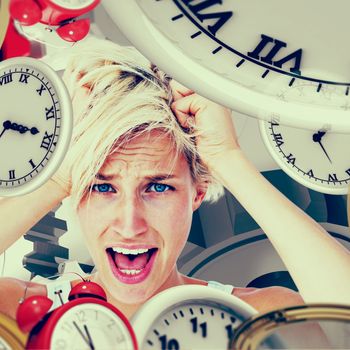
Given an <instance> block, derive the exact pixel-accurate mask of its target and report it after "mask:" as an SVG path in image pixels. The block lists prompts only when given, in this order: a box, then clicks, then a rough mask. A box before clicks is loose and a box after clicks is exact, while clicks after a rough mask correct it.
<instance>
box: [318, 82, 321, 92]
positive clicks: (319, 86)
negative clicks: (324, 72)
mask: <svg viewBox="0 0 350 350" xmlns="http://www.w3.org/2000/svg"><path fill="white" fill-rule="evenodd" d="M321 89H322V84H321V83H319V84H318V86H317V92H320V91H321Z"/></svg>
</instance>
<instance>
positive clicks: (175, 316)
mask: <svg viewBox="0 0 350 350" xmlns="http://www.w3.org/2000/svg"><path fill="white" fill-rule="evenodd" d="M173 316H174V318H175V319H176V320H177V315H176V313H175V312H174V313H173Z"/></svg>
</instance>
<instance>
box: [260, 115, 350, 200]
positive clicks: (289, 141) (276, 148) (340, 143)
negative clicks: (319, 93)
mask: <svg viewBox="0 0 350 350" xmlns="http://www.w3.org/2000/svg"><path fill="white" fill-rule="evenodd" d="M260 130H261V133H262V136H263V139H264V142H265V144H266V146H267V148H268V150H269V151H270V153H271V155H272V156H273V158H274V159H275V161H276V162H277V163H278V164H279V165H280V167H281V168H282V170H284V171H285V172H286V173H287V174H288V175H289V176H291V177H292V178H293V179H295V180H296V181H298V182H300V183H301V184H303V185H304V186H307V187H309V188H311V189H314V190H316V191H319V192H323V193H330V194H346V193H347V192H348V186H349V183H350V156H349V152H348V150H349V149H350V134H335V133H329V132H325V131H323V130H315V131H310V130H303V129H297V128H293V127H289V126H285V125H280V124H279V123H278V122H276V121H272V122H264V121H261V122H260Z"/></svg>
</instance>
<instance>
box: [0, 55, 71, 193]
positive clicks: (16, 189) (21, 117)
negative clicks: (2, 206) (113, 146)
mask: <svg viewBox="0 0 350 350" xmlns="http://www.w3.org/2000/svg"><path fill="white" fill-rule="evenodd" d="M0 105H1V116H0V155H1V156H0V195H1V196H15V195H23V194H25V193H28V192H30V191H33V190H34V189H36V188H38V187H39V186H41V185H42V184H44V183H45V182H46V181H47V180H48V179H49V178H50V177H51V176H52V175H53V174H54V172H55V171H56V170H57V168H58V167H59V165H60V164H61V162H62V160H63V158H64V156H65V154H66V151H67V148H68V146H69V142H70V139H71V132H72V106H71V99H70V96H69V94H68V92H67V89H66V87H65V85H64V83H63V81H62V80H61V78H60V77H59V76H58V75H57V74H56V72H55V71H54V70H52V69H51V68H50V67H49V66H47V65H46V64H44V63H43V62H40V61H39V60H36V59H33V58H28V57H18V58H12V59H8V60H5V61H3V62H1V63H0Z"/></svg>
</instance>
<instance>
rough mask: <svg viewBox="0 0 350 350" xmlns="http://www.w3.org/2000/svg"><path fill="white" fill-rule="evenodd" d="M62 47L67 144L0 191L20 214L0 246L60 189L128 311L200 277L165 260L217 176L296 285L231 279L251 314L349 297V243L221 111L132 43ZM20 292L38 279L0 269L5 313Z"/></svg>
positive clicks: (114, 296)
mask: <svg viewBox="0 0 350 350" xmlns="http://www.w3.org/2000/svg"><path fill="white" fill-rule="evenodd" d="M92 47H93V48H92ZM73 51H74V52H75V53H74V54H73V56H72V59H71V61H70V64H69V68H68V69H67V70H66V73H65V76H64V78H65V81H66V83H67V86H68V88H69V90H70V93H71V96H72V101H73V107H74V118H75V126H74V131H73V134H74V135H73V141H72V144H71V148H70V150H69V152H68V154H67V156H66V159H65V161H64V163H63V165H62V166H61V169H60V170H59V172H58V173H57V174H56V175H55V176H54V177H53V178H52V179H51V180H49V181H48V182H47V183H46V184H45V185H44V186H42V187H41V188H40V189H38V190H37V191H35V192H33V193H31V194H28V195H26V196H22V197H18V198H6V199H2V201H0V216H1V217H2V218H8V217H11V215H13V214H12V213H13V210H14V208H16V212H18V211H21V212H22V215H21V217H20V218H16V220H7V221H5V220H1V222H2V230H1V231H2V235H3V236H2V241H1V242H2V243H1V248H2V251H4V250H5V249H6V248H7V247H9V246H10V245H11V244H12V243H13V242H15V241H16V240H17V239H18V238H19V237H21V235H23V234H24V233H25V232H26V231H27V230H28V229H29V228H30V227H32V226H33V225H34V224H35V223H36V222H37V221H38V220H39V219H40V218H41V217H42V216H43V215H45V214H46V213H47V212H48V211H49V210H51V209H52V208H54V207H55V206H57V205H58V204H59V203H60V202H61V201H62V200H63V199H64V198H66V197H67V196H71V201H72V211H74V212H75V213H76V215H77V218H78V221H79V223H80V226H81V229H82V231H83V233H84V237H85V240H86V244H87V246H88V249H89V251H90V254H91V256H92V259H93V261H94V263H95V266H96V268H97V271H98V272H97V273H96V274H94V275H92V276H91V279H92V280H93V281H95V282H97V283H99V284H100V285H102V286H103V287H104V289H105V290H106V293H107V297H108V301H109V302H110V303H112V304H113V305H115V306H117V307H118V308H119V309H120V310H121V311H122V312H124V313H125V314H126V315H127V316H128V317H131V316H132V315H133V314H134V313H135V312H136V311H137V309H138V308H139V307H140V306H141V305H142V304H143V303H144V302H145V301H146V300H147V299H149V298H150V297H152V296H153V295H155V294H157V293H158V292H160V291H162V290H164V289H167V288H169V287H172V286H177V285H183V284H203V285H206V284H207V282H205V281H201V280H196V279H193V278H189V277H187V276H184V275H182V274H180V273H179V272H178V271H177V268H176V260H177V258H178V256H179V255H180V252H181V250H182V248H183V246H184V245H185V242H186V240H187V237H188V233H189V230H190V226H191V219H192V213H193V211H195V210H196V209H197V208H198V207H199V206H200V204H201V202H202V201H203V200H204V198H206V199H208V200H212V199H215V198H217V197H218V196H219V195H220V193H221V192H222V188H221V186H220V185H218V183H220V184H222V185H224V186H225V187H226V188H227V189H228V190H229V191H230V192H231V193H232V194H233V195H234V196H235V197H236V198H237V199H238V200H239V201H240V202H241V203H242V205H243V206H245V208H246V209H247V211H248V212H249V213H250V214H251V215H252V216H253V218H254V219H255V220H256V222H257V223H258V224H259V225H260V226H261V228H262V229H263V230H264V231H265V232H266V234H267V235H268V237H269V238H270V240H271V242H272V243H273V245H274V246H275V248H276V249H277V251H278V253H279V254H280V256H281V258H282V259H283V261H284V263H285V265H286V266H287V268H288V270H289V272H290V273H291V275H292V277H293V279H294V281H295V283H296V285H297V286H298V288H299V290H300V295H301V296H300V295H299V294H298V293H295V292H293V291H291V290H289V289H286V288H282V287H271V288H265V289H255V288H234V290H233V294H234V295H235V296H237V297H239V298H241V299H242V300H244V301H246V302H247V303H249V304H250V305H252V306H253V307H254V308H256V309H257V310H258V311H260V312H265V311H268V310H271V309H274V308H280V307H285V306H291V305H296V304H300V303H303V299H304V300H305V301H306V302H328V301H332V302H342V303H349V297H348V295H350V294H349V292H350V282H346V281H342V277H343V276H346V275H349V272H350V264H349V253H348V251H346V250H345V248H343V247H342V246H340V245H339V244H338V243H337V242H336V241H334V240H333V239H332V238H331V237H330V236H329V235H328V234H327V233H326V232H325V231H324V230H323V229H322V227H320V226H319V225H318V224H317V223H316V222H314V221H313V220H312V219H310V218H309V217H308V216H307V215H305V214H304V213H303V212H302V211H301V210H299V209H298V208H297V207H295V206H294V205H293V204H292V203H291V202H290V201H288V200H287V199H286V198H285V197H284V196H283V195H281V194H280V193H279V192H278V191H277V190H276V189H274V188H273V187H272V186H271V185H270V184H269V183H268V182H267V181H266V180H265V179H264V178H263V177H262V176H261V175H260V173H259V172H258V171H257V170H256V169H255V168H254V167H253V166H252V164H250V163H249V161H248V160H247V159H246V158H245V157H244V155H243V154H242V152H241V150H240V148H239V144H238V142H237V138H236V135H235V130H234V127H233V124H232V121H231V113H230V111H229V110H227V109H226V108H223V107H221V106H219V105H217V104H215V103H212V102H210V101H208V100H206V99H204V98H203V97H201V96H198V95H197V94H196V93H194V92H193V91H191V90H189V89H186V88H184V87H183V86H181V85H179V84H177V83H176V82H170V79H169V78H168V77H166V76H165V75H164V74H163V73H162V72H160V71H159V70H157V68H156V67H154V66H151V65H150V64H149V63H148V62H147V61H146V60H145V59H144V58H143V57H142V56H141V55H139V54H138V53H137V52H136V51H134V50H133V49H131V48H121V47H118V46H116V45H115V44H113V43H110V42H100V41H99V42H96V43H94V45H91V44H90V45H89V46H88V45H85V46H84V44H81V45H77V47H76V48H75V50H73ZM174 115H175V116H174ZM315 247H317V250H316V249H315ZM326 253H327V256H326ZM326 260H327V261H326ZM335 271H338V275H337V273H335ZM77 282H78V281H75V282H72V284H75V283H77ZM341 288H342V289H341ZM25 291H26V292H25ZM24 292H25V293H26V297H28V296H30V295H33V294H42V295H46V294H47V289H46V286H44V285H41V284H36V283H30V282H23V281H19V280H16V279H9V278H4V279H2V280H1V281H0V293H6V294H7V296H8V297H7V299H6V303H5V301H4V300H5V299H4V298H0V311H2V312H5V313H7V314H8V315H10V316H11V317H15V313H16V309H17V306H18V301H19V299H20V298H22V297H23V295H24ZM0 295H1V294H0Z"/></svg>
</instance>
